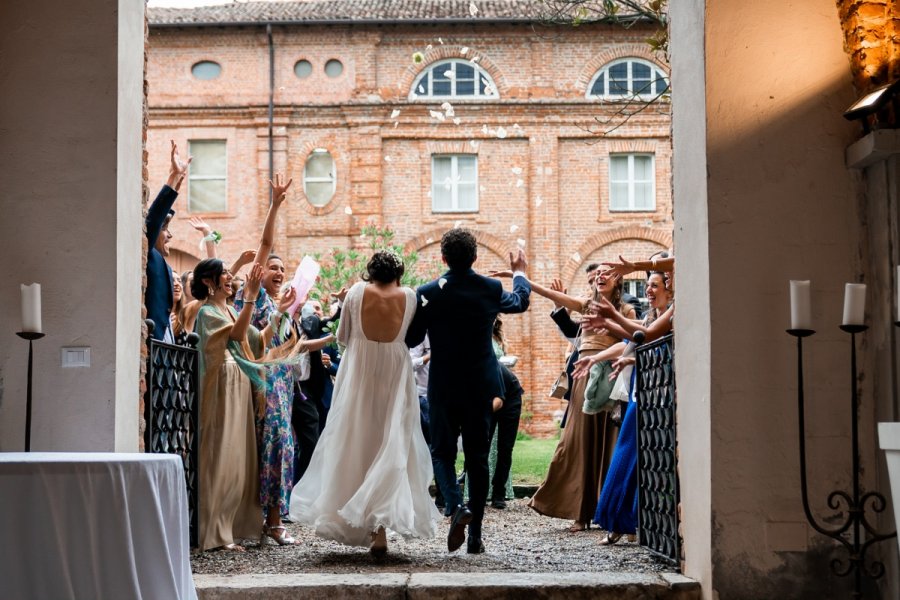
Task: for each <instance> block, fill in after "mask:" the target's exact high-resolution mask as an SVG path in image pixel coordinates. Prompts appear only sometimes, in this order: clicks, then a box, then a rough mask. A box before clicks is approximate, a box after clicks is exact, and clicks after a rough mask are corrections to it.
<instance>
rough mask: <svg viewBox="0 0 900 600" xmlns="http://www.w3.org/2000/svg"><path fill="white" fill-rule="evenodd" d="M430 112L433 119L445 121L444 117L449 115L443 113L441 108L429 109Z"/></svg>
mask: <svg viewBox="0 0 900 600" xmlns="http://www.w3.org/2000/svg"><path fill="white" fill-rule="evenodd" d="M428 114H430V115H431V118H432V119H437V120H438V121H443V120H444V119H446V118H447V117H445V116H444V113H442V112H441V111H439V110H429V111H428Z"/></svg>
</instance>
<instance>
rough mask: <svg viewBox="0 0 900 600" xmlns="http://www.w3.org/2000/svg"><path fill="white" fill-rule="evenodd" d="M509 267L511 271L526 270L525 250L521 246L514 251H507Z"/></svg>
mask: <svg viewBox="0 0 900 600" xmlns="http://www.w3.org/2000/svg"><path fill="white" fill-rule="evenodd" d="M509 268H510V269H511V270H512V272H513V273H515V272H516V271H526V270H527V269H528V259H527V258H526V257H525V251H524V250H522V249H521V248H519V249H518V251H516V253H515V254H514V253H512V252H510V253H509Z"/></svg>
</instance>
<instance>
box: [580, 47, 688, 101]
mask: <svg viewBox="0 0 900 600" xmlns="http://www.w3.org/2000/svg"><path fill="white" fill-rule="evenodd" d="M619 58H642V59H644V60H646V61H648V62H651V63H653V64H654V65H656V66H657V67H659V68H660V69H662V71H663V72H664V73H665V74H666V75H668V76H670V75H671V73H670V70H669V66H668V65H667V64H665V63H663V62H660V60H659V57H658V56H657V55H656V53H654V52H653V51H652V50H651V49H650V46H649V45H647V44H620V45H616V46H614V47H612V48H608V49H606V50H604V51H603V52H601V53H600V54H597V55H595V56H593V57H591V59H590V60H588V61H587V62H586V63H584V66H583V67H582V68H581V72H580V73H579V74H578V79H576V80H575V89H576V90H578V93H580V94H581V95H582V96H584V95H585V94H587V89H588V84H590V82H591V80H592V79H593V78H594V75H596V74H597V71H599V70H600V69H602V68H603V67H604V66H605V65H607V64H608V63H611V62H612V61H614V60H616V59H619Z"/></svg>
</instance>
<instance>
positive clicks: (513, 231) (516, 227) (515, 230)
mask: <svg viewBox="0 0 900 600" xmlns="http://www.w3.org/2000/svg"><path fill="white" fill-rule="evenodd" d="M518 230H519V226H518V225H510V226H509V232H510V233H515V232H517V231H518Z"/></svg>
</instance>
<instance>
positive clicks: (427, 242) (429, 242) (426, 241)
mask: <svg viewBox="0 0 900 600" xmlns="http://www.w3.org/2000/svg"><path fill="white" fill-rule="evenodd" d="M425 243H426V244H433V243H434V238H428V239H427V240H425Z"/></svg>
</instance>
